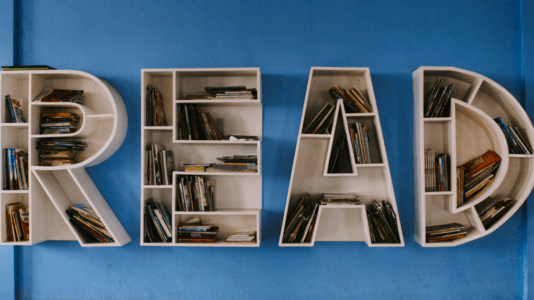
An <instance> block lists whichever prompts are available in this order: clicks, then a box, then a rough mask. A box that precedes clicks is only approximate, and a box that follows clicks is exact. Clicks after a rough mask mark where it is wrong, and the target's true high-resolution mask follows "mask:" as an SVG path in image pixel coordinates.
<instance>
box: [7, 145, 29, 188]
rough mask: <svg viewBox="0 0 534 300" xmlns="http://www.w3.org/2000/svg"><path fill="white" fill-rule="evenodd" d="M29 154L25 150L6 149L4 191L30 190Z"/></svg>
mask: <svg viewBox="0 0 534 300" xmlns="http://www.w3.org/2000/svg"><path fill="white" fill-rule="evenodd" d="M28 174H29V173H28V153H27V152H26V151H25V150H23V149H16V148H5V149H4V190H27V189H28Z"/></svg>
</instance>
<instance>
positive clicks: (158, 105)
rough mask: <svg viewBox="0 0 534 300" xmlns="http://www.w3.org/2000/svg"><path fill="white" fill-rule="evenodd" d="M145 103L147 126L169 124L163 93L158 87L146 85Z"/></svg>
mask: <svg viewBox="0 0 534 300" xmlns="http://www.w3.org/2000/svg"><path fill="white" fill-rule="evenodd" d="M145 103H146V106H145V119H146V126H167V118H165V110H164V108H163V95H162V94H161V92H160V91H158V89H157V88H155V87H153V86H150V85H149V86H147V87H146V94H145Z"/></svg>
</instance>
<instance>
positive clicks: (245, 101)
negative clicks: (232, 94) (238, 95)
mask: <svg viewBox="0 0 534 300" xmlns="http://www.w3.org/2000/svg"><path fill="white" fill-rule="evenodd" d="M174 103H176V104H202V105H206V104H216V105H261V101H260V100H258V99H254V100H249V99H242V100H238V99H233V100H175V101H174Z"/></svg>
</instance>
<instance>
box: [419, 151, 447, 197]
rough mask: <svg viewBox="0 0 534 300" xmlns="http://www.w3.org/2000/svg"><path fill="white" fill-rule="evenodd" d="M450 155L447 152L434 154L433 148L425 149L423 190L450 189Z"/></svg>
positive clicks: (441, 190)
mask: <svg viewBox="0 0 534 300" xmlns="http://www.w3.org/2000/svg"><path fill="white" fill-rule="evenodd" d="M450 166H451V157H450V155H448V154H447V153H441V154H436V151H435V150H433V149H430V148H429V149H426V150H425V191H427V192H443V191H450V190H451V175H450Z"/></svg>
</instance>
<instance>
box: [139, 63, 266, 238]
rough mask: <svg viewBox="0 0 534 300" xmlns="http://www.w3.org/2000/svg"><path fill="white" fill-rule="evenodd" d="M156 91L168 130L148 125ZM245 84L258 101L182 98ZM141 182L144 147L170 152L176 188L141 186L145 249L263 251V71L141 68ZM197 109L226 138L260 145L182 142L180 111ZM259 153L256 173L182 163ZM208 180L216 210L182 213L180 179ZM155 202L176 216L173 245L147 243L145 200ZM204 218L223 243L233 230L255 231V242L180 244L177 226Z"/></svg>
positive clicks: (170, 186)
mask: <svg viewBox="0 0 534 300" xmlns="http://www.w3.org/2000/svg"><path fill="white" fill-rule="evenodd" d="M148 85H151V86H153V87H155V88H157V89H158V90H159V91H160V92H161V93H162V96H163V107H164V110H165V115H166V118H167V123H168V124H169V125H170V126H145V124H146V120H145V109H146V104H145V103H146V102H145V101H146V99H145V89H146V87H147V86H148ZM217 86H246V87H247V88H256V90H257V93H258V97H257V98H258V99H253V100H250V99H246V100H235V99H234V100H182V99H183V98H185V96H187V95H194V94H206V92H205V91H204V88H205V87H217ZM141 99H142V101H141V102H142V104H141V123H142V124H141V128H142V129H143V130H141V149H142V151H141V182H142V183H145V162H146V161H145V160H146V157H145V156H146V153H145V149H147V147H149V146H150V145H152V144H158V145H162V146H164V147H165V150H172V151H173V157H174V166H175V169H174V171H173V172H172V177H173V184H172V185H165V186H157V185H145V184H142V186H141V243H140V244H141V246H175V247H259V246H260V242H261V208H262V175H261V171H262V167H261V166H262V163H261V140H262V134H263V123H262V122H263V112H262V105H261V103H262V98H261V72H260V69H259V68H217V69H142V70H141ZM178 105H195V106H197V107H199V108H200V109H201V110H202V112H205V113H207V112H209V113H210V114H211V116H212V117H213V119H214V123H215V126H216V127H217V128H218V129H220V130H221V131H222V135H232V134H233V135H246V136H257V137H258V138H259V140H258V141H230V140H219V141H209V140H178V139H177V116H176V114H177V107H178ZM237 154H241V155H257V156H258V172H256V173H248V172H247V173H245V172H184V171H180V170H183V168H182V167H181V166H182V164H187V163H215V162H217V157H222V156H232V155H237ZM195 175H196V176H206V177H210V178H212V179H214V180H215V207H216V210H215V211H194V212H193V211H188V212H184V211H178V206H177V204H176V201H177V197H178V195H177V194H176V191H177V184H176V180H178V178H180V177H182V176H195ZM149 198H154V199H155V200H157V201H161V203H162V204H163V205H164V206H165V208H166V210H167V211H168V212H169V214H170V215H172V224H173V225H172V226H173V228H172V241H171V242H170V243H149V242H145V241H144V236H145V233H144V223H143V222H144V221H143V216H144V211H145V200H147V199H149ZM192 218H200V219H201V220H202V222H203V223H204V224H208V223H213V224H216V225H217V226H219V231H218V234H217V235H218V238H219V239H222V240H224V238H225V237H227V236H228V235H230V234H231V233H233V232H238V231H249V230H256V242H255V243H252V244H241V243H225V242H216V243H177V242H176V240H177V237H176V231H177V227H178V224H179V223H180V222H183V221H188V220H190V219H192Z"/></svg>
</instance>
